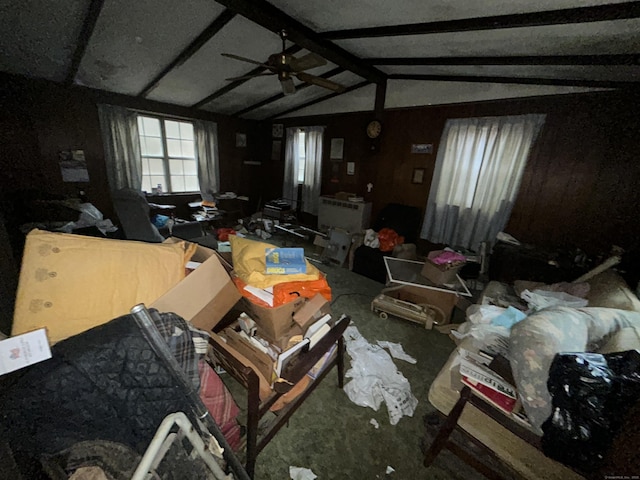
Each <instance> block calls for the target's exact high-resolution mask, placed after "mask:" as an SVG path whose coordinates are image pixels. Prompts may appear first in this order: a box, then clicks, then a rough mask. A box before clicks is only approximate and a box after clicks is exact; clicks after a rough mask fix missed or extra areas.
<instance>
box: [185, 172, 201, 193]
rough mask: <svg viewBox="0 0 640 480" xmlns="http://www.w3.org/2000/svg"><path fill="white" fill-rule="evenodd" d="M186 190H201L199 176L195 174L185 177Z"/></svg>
mask: <svg viewBox="0 0 640 480" xmlns="http://www.w3.org/2000/svg"><path fill="white" fill-rule="evenodd" d="M184 190H185V191H186V192H197V191H198V190H200V184H199V183H198V177H197V176H195V175H188V176H185V177H184Z"/></svg>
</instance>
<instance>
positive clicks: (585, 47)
mask: <svg viewBox="0 0 640 480" xmlns="http://www.w3.org/2000/svg"><path fill="white" fill-rule="evenodd" d="M336 43H337V44H338V45H339V46H341V47H343V48H345V49H347V50H349V51H350V52H351V53H353V54H355V55H357V56H360V57H365V58H366V57H440V56H447V55H450V56H483V55H485V56H491V55H496V56H497V55H586V54H615V53H639V52H640V19H633V20H616V21H607V22H593V23H585V24H575V25H549V26H544V27H526V28H506V29H500V30H483V31H477V32H455V33H438V34H432V35H406V36H399V37H379V38H361V39H349V40H336Z"/></svg>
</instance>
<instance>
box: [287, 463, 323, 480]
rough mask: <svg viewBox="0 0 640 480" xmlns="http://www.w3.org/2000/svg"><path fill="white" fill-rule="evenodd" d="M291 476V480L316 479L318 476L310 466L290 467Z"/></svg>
mask: <svg viewBox="0 0 640 480" xmlns="http://www.w3.org/2000/svg"><path fill="white" fill-rule="evenodd" d="M289 476H290V477H291V480H314V479H315V478H318V476H317V475H316V474H315V473H313V472H312V471H311V470H309V469H308V468H303V467H291V466H290V467H289Z"/></svg>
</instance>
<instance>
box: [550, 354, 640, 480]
mask: <svg viewBox="0 0 640 480" xmlns="http://www.w3.org/2000/svg"><path fill="white" fill-rule="evenodd" d="M547 388H548V389H549V393H550V394H551V397H552V406H553V410H552V413H551V416H550V417H549V418H548V419H547V420H546V421H545V422H544V423H543V424H542V431H543V432H544V434H543V436H542V450H543V451H544V453H545V455H547V456H548V457H551V458H553V459H555V460H558V461H560V462H562V463H564V464H565V465H568V466H571V467H574V468H576V469H578V470H580V471H583V472H593V471H594V470H596V469H597V468H598V467H599V466H600V465H601V463H602V461H603V459H604V455H605V453H606V452H607V450H608V449H609V447H610V446H611V443H612V441H613V438H614V437H615V434H616V432H617V431H618V430H619V429H620V427H621V425H622V423H623V421H624V418H625V415H626V413H627V411H628V410H629V408H630V407H631V406H633V405H634V404H635V403H636V401H638V399H640V353H638V351H636V350H629V351H627V352H620V353H611V354H605V355H602V354H598V353H569V354H558V355H556V356H555V358H554V359H553V362H552V364H551V367H550V368H549V379H548V381H547Z"/></svg>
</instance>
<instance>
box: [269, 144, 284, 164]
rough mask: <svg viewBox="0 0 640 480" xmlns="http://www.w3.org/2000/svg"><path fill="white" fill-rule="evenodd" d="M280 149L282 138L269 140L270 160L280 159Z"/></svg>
mask: <svg viewBox="0 0 640 480" xmlns="http://www.w3.org/2000/svg"><path fill="white" fill-rule="evenodd" d="M281 150H282V140H274V141H273V142H271V160H280V152H281Z"/></svg>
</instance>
